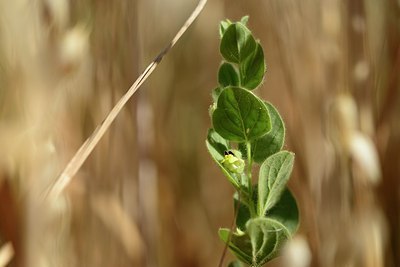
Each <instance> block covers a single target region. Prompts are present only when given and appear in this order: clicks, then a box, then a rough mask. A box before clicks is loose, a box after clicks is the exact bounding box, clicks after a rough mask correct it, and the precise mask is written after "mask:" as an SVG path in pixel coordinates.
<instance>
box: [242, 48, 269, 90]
mask: <svg viewBox="0 0 400 267" xmlns="http://www.w3.org/2000/svg"><path fill="white" fill-rule="evenodd" d="M239 73H240V85H241V86H242V87H244V88H247V89H250V90H251V89H255V88H256V87H257V86H259V85H260V84H261V82H262V81H263V79H264V74H265V61H264V52H263V49H262V47H261V45H260V44H259V43H257V48H256V49H255V51H254V52H253V54H251V55H250V56H249V57H247V58H246V59H245V60H243V62H242V63H240V65H239Z"/></svg>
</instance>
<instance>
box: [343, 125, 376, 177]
mask: <svg viewBox="0 0 400 267" xmlns="http://www.w3.org/2000/svg"><path fill="white" fill-rule="evenodd" d="M349 146H350V155H351V157H352V158H353V160H354V163H355V164H356V167H358V168H359V169H360V170H361V172H362V173H363V174H365V177H366V178H368V179H369V182H371V183H372V184H377V183H378V182H379V181H380V178H381V169H380V164H379V159H378V153H377V151H376V148H375V145H374V143H373V142H372V141H371V139H370V138H368V136H366V135H364V134H362V133H360V132H355V133H354V134H353V135H352V137H351V138H350V143H349Z"/></svg>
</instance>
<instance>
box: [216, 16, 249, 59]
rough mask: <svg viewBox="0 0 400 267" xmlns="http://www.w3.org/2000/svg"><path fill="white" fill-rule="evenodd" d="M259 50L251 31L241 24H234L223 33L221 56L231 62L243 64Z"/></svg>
mask: <svg viewBox="0 0 400 267" xmlns="http://www.w3.org/2000/svg"><path fill="white" fill-rule="evenodd" d="M256 49H257V43H256V41H255V40H254V37H253V35H252V34H251V32H250V30H249V29H247V27H246V26H244V25H243V24H242V23H240V22H236V23H232V24H231V25H229V26H228V28H227V29H226V30H225V31H224V32H223V36H222V39H221V44H220V52H221V55H222V56H223V57H224V58H225V59H226V60H227V61H229V62H233V63H238V64H239V63H241V62H243V61H244V60H245V59H246V58H247V57H249V56H250V55H252V54H253V53H254V52H255V50H256Z"/></svg>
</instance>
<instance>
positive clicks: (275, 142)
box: [251, 102, 285, 163]
mask: <svg viewBox="0 0 400 267" xmlns="http://www.w3.org/2000/svg"><path fill="white" fill-rule="evenodd" d="M265 105H266V106H267V109H268V112H269V116H270V118H271V125H272V127H271V131H269V132H268V133H267V134H266V135H264V136H262V137H260V138H259V139H257V140H255V141H254V142H253V143H252V150H251V151H252V154H253V160H254V161H255V162H257V163H262V162H264V161H265V160H266V159H267V158H268V157H269V156H271V155H273V154H275V153H277V152H279V151H280V150H281V149H282V147H283V143H284V142H285V125H284V123H283V120H282V117H281V116H280V115H279V112H278V110H277V109H276V108H275V107H274V106H273V105H272V104H271V103H268V102H265Z"/></svg>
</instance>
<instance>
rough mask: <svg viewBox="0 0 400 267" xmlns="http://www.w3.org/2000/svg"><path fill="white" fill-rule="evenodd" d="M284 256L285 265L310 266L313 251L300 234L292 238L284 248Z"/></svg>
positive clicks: (289, 266)
mask: <svg viewBox="0 0 400 267" xmlns="http://www.w3.org/2000/svg"><path fill="white" fill-rule="evenodd" d="M283 258H284V261H285V266H288V267H308V266H310V263H311V252H310V248H309V246H308V243H307V240H306V239H305V238H304V237H303V236H300V235H297V236H295V237H294V238H293V239H292V240H290V241H289V242H288V243H287V244H286V246H285V248H284V250H283Z"/></svg>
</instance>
